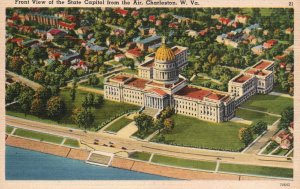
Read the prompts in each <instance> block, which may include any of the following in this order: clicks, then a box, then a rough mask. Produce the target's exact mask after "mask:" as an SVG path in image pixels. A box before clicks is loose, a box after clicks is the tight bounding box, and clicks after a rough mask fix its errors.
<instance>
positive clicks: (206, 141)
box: [152, 114, 249, 151]
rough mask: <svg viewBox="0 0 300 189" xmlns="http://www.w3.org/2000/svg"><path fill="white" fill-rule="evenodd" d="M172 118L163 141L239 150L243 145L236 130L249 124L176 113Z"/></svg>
mask: <svg viewBox="0 0 300 189" xmlns="http://www.w3.org/2000/svg"><path fill="white" fill-rule="evenodd" d="M173 119H174V121H175V127H174V129H173V130H172V131H170V132H163V133H164V136H165V139H166V142H165V143H170V144H175V145H179V146H191V147H197V148H208V149H217V150H228V151H239V150H241V149H242V148H244V147H245V146H244V144H243V143H242V142H241V141H240V140H239V138H238V131H239V129H240V128H242V127H249V125H245V124H241V123H234V122H223V123H212V122H207V121H202V120H199V119H197V118H192V117H187V116H183V115H178V114H177V115H174V116H173ZM157 138H158V136H156V137H154V138H153V139H152V140H153V141H156V139H157Z"/></svg>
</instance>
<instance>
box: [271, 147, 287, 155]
mask: <svg viewBox="0 0 300 189" xmlns="http://www.w3.org/2000/svg"><path fill="white" fill-rule="evenodd" d="M288 151H289V150H286V149H282V148H278V149H277V150H276V151H275V152H273V154H272V155H277V156H284V155H285V154H287V153H288Z"/></svg>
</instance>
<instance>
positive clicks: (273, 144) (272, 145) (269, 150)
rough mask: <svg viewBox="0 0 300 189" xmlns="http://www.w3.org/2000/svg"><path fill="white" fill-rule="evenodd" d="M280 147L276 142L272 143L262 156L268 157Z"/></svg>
mask: <svg viewBox="0 0 300 189" xmlns="http://www.w3.org/2000/svg"><path fill="white" fill-rule="evenodd" d="M277 147H278V144H277V143H276V142H274V141H272V142H271V143H270V144H269V145H268V146H267V147H266V149H265V150H264V151H263V152H262V154H265V155H268V154H269V153H271V152H272V151H273V150H275V148H277Z"/></svg>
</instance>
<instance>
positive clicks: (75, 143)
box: [64, 138, 79, 148]
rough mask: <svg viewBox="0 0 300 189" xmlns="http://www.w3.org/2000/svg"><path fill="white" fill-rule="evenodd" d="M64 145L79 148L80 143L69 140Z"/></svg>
mask: <svg viewBox="0 0 300 189" xmlns="http://www.w3.org/2000/svg"><path fill="white" fill-rule="evenodd" d="M64 145H65V146H70V147H75V148H79V142H78V140H76V139H71V138H67V139H66V140H65V142H64Z"/></svg>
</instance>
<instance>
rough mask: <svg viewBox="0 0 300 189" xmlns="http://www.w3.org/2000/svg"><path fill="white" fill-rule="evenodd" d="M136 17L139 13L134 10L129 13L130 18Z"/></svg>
mask: <svg viewBox="0 0 300 189" xmlns="http://www.w3.org/2000/svg"><path fill="white" fill-rule="evenodd" d="M138 15H139V11H136V10H134V11H132V12H131V16H134V17H136V16H138Z"/></svg>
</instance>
